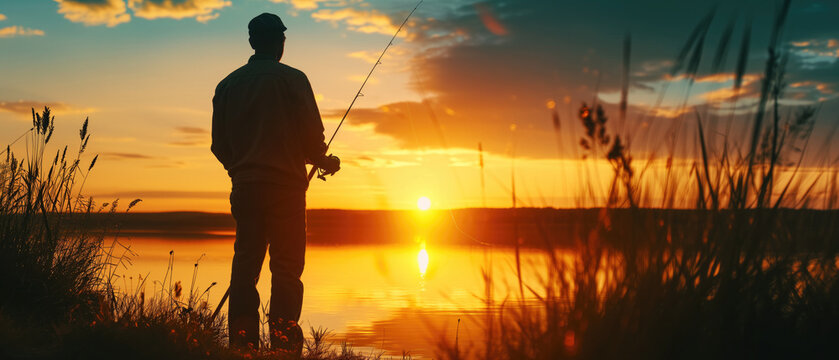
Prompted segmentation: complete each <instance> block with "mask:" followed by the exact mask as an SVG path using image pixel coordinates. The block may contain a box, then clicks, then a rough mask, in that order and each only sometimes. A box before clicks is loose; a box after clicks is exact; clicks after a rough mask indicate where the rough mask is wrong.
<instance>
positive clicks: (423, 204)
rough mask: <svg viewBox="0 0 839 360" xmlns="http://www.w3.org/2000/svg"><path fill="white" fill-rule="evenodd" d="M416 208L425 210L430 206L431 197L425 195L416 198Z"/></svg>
mask: <svg viewBox="0 0 839 360" xmlns="http://www.w3.org/2000/svg"><path fill="white" fill-rule="evenodd" d="M417 208H418V209H420V210H422V211H425V210H428V209H430V208H431V199H429V198H428V197H426V196H423V197H420V198H419V199H417Z"/></svg>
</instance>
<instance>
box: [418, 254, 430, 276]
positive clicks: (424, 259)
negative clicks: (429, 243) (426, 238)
mask: <svg viewBox="0 0 839 360" xmlns="http://www.w3.org/2000/svg"><path fill="white" fill-rule="evenodd" d="M417 265H418V266H419V272H420V276H421V277H423V278H424V277H425V271H426V270H428V251H425V248H422V249H420V251H419V252H418V253H417Z"/></svg>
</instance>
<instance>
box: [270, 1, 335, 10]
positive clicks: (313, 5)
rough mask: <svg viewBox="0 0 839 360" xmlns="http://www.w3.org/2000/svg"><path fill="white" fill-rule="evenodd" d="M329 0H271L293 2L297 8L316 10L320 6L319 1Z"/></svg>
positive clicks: (292, 4)
mask: <svg viewBox="0 0 839 360" xmlns="http://www.w3.org/2000/svg"><path fill="white" fill-rule="evenodd" d="M328 1H329V0H271V2H273V3H286V4H291V6H293V7H294V8H295V9H297V10H314V9H317V8H318V5H319V3H324V2H328Z"/></svg>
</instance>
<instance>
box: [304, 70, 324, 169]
mask: <svg viewBox="0 0 839 360" xmlns="http://www.w3.org/2000/svg"><path fill="white" fill-rule="evenodd" d="M301 76H302V86H303V88H304V89H301V94H302V95H303V98H302V99H301V100H302V101H301V103H300V104H301V107H302V108H301V109H300V110H301V111H300V114H301V119H300V120H301V127H300V130H301V134H300V135H301V139H302V144H301V145H302V146H303V154H304V155H305V156H306V161H307V162H308V163H310V164H314V165H318V164H320V163H321V161H322V160H323V159H324V155H325V154H326V143H324V136H323V121H322V120H321V118H320V111H319V110H318V104H317V102H316V101H315V94H314V92H313V91H312V85H311V84H310V83H309V79H308V78H307V77H306V75H305V74H303V73H301Z"/></svg>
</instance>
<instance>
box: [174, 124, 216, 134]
mask: <svg viewBox="0 0 839 360" xmlns="http://www.w3.org/2000/svg"><path fill="white" fill-rule="evenodd" d="M175 131H177V132H180V133H184V134H198V135H206V134H209V133H210V131H209V130H207V129H205V128H200V127H197V126H178V127H175Z"/></svg>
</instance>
